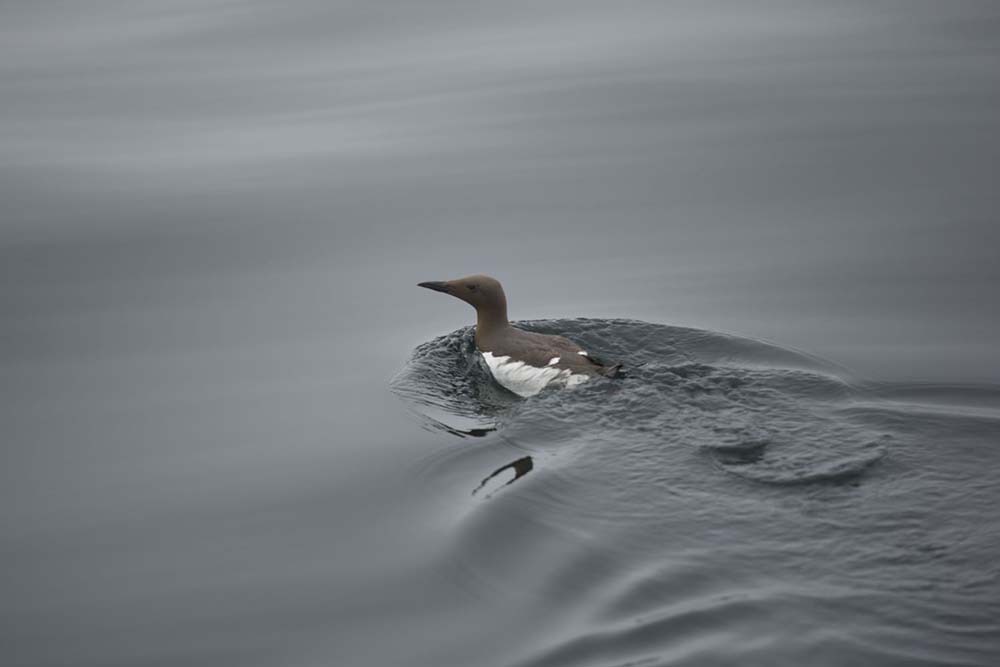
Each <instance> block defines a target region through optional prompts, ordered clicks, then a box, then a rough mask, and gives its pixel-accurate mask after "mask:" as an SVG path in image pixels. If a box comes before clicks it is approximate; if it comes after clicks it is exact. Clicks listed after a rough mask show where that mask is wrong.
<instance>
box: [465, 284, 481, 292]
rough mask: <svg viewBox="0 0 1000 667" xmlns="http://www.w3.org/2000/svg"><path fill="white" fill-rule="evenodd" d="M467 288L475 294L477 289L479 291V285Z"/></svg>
mask: <svg viewBox="0 0 1000 667" xmlns="http://www.w3.org/2000/svg"><path fill="white" fill-rule="evenodd" d="M466 287H468V288H469V290H471V291H473V292H475V291H476V290H477V289H479V286H478V285H466Z"/></svg>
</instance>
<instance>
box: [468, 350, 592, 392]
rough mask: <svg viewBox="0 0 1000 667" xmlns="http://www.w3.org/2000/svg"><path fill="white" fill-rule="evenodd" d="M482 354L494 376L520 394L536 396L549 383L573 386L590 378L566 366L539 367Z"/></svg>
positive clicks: (503, 384)
mask: <svg viewBox="0 0 1000 667" xmlns="http://www.w3.org/2000/svg"><path fill="white" fill-rule="evenodd" d="M482 355H483V359H484V360H485V361H486V365H487V366H489V367H490V373H492V374H493V378H494V379H495V380H496V381H497V382H499V383H500V384H501V385H502V386H504V387H505V388H507V389H509V390H511V391H512V392H514V393H515V394H517V395H518V396H525V397H527V396H534V395H535V394H537V393H538V392H540V391H541V390H542V389H545V387H548V386H549V385H553V386H564V387H572V386H574V385H578V384H580V383H581V382H586V381H587V380H589V379H590V376H588V375H582V374H579V373H577V374H574V373H572V372H571V371H569V370H567V369H564V368H555V367H553V366H546V367H544V368H538V367H537V366H529V365H528V364H526V363H524V362H523V361H511V360H510V357H509V356H501V357H495V356H493V353H492V352H483V353H482Z"/></svg>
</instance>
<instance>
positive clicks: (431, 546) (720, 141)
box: [0, 0, 1000, 665]
mask: <svg viewBox="0 0 1000 667" xmlns="http://www.w3.org/2000/svg"><path fill="white" fill-rule="evenodd" d="M998 72H1000V8H998V6H997V5H996V3H993V2H966V1H961V2H951V3H940V2H917V1H914V2H879V3H870V2H857V3H832V2H831V3H803V2H787V3H752V4H747V3H704V2H690V3H658V2H623V3H598V2H543V3H539V2H524V3H520V2H517V3H469V2H398V3H389V2H368V3H332V2H312V1H308V0H294V1H288V2H282V3H264V2H238V1H230V2H221V1H220V2H207V1H197V2H196V1H189V2H181V1H164V2H155V3H153V2H150V3H145V2H143V3H137V2H132V1H131V0H129V1H125V0H122V1H119V2H110V1H105V2H88V3H79V2H23V3H19V2H4V3H2V4H0V277H2V280H0V312H2V319H0V341H2V345H0V377H2V378H3V381H2V384H0V391H2V392H3V400H2V402H0V417H2V423H3V424H4V426H5V429H4V430H5V437H4V438H3V444H2V457H3V458H2V465H0V470H2V472H0V521H2V532H0V558H2V571H3V573H4V574H3V579H4V585H3V588H4V592H3V595H2V596H0V599H2V600H3V602H0V633H2V637H3V639H2V641H0V646H2V647H3V648H2V650H3V652H4V654H5V657H4V659H3V662H4V663H5V664H15V665H61V664H66V665H113V664H123V665H125V664H127V665H139V664H143V665H145V664H150V665H152V664H171V665H176V664H205V665H220V664H241V665H248V664H261V665H265V664H266V665H278V664H280V665H369V664H370V665H395V664H400V665H416V664H427V665H442V664H456V665H471V664H484V665H492V664H498V665H499V664H508V658H507V657H505V653H504V651H505V649H506V648H508V647H510V646H511V645H512V644H515V645H516V644H518V642H519V641H521V640H523V641H524V642H526V646H527V648H526V649H525V650H526V651H527V653H529V654H530V653H531V647H535V646H537V647H541V646H546V645H549V644H551V643H552V638H553V637H554V636H555V635H554V634H552V633H554V632H555V631H554V629H552V628H550V627H546V626H543V625H540V623H539V620H540V619H542V618H545V619H552V618H560V619H572V618H574V617H573V616H572V613H578V612H582V611H584V610H585V609H586V606H587V605H586V601H585V600H582V601H581V600H579V599H576V598H573V599H572V600H567V599H562V600H560V599H555V600H552V599H539V598H538V597H533V596H531V595H530V594H528V593H527V591H528V590H530V589H531V588H532V587H533V586H534V585H535V584H536V583H537V582H536V581H535V580H534V579H527V580H518V578H517V576H516V572H508V573H507V575H508V577H509V578H510V580H511V581H510V588H509V590H506V591H503V590H499V591H497V590H493V589H492V588H490V589H488V590H487V591H484V589H483V588H482V587H479V586H476V585H473V584H469V583H468V582H467V581H465V580H464V579H463V577H462V576H459V574H457V572H458V571H459V570H461V568H457V569H456V568H454V567H451V566H449V563H451V562H452V561H453V560H462V558H465V559H466V562H467V561H468V555H469V551H468V548H467V546H464V542H463V540H461V539H459V538H458V537H456V536H457V535H468V534H467V533H463V532H462V531H460V530H457V529H456V527H455V523H454V522H453V521H452V519H453V518H454V517H455V516H458V515H461V513H462V512H463V511H465V510H464V509H462V508H461V507H459V506H458V505H457V504H456V503H457V502H459V501H456V500H455V499H456V498H459V497H461V498H462V499H464V500H463V501H462V502H466V501H467V500H468V493H467V491H468V488H471V486H474V485H475V484H474V483H475V482H477V481H478V480H479V479H480V478H481V477H483V476H484V474H485V472H489V470H491V469H492V468H493V467H495V466H494V465H492V463H493V462H492V461H491V462H490V465H486V463H485V462H482V465H480V462H476V464H475V465H469V466H468V468H469V469H468V470H465V469H463V470H461V474H459V473H457V472H454V470H453V468H451V467H447V466H446V470H447V471H451V472H447V474H437V473H434V472H428V471H427V465H426V464H425V463H422V462H425V461H426V459H427V457H428V456H429V455H430V453H432V452H439V451H442V450H445V451H451V448H455V447H461V446H462V441H460V440H457V439H454V438H450V437H449V436H446V435H443V434H441V433H432V432H428V431H425V430H423V429H421V428H420V427H419V426H418V424H417V423H416V422H415V421H414V420H412V419H411V418H410V417H409V416H408V414H407V409H406V407H405V406H404V405H403V404H402V403H401V402H400V401H399V400H397V399H396V398H395V397H393V396H392V395H391V393H390V391H389V388H388V383H389V379H390V378H391V377H392V376H393V375H394V374H395V373H396V372H397V371H398V370H399V369H400V368H401V367H402V365H403V364H404V362H405V361H406V359H407V358H408V357H409V355H410V352H411V350H412V349H413V348H414V347H415V346H417V345H418V344H420V343H423V342H424V341H427V340H429V339H430V338H432V337H434V336H436V335H439V334H443V333H446V332H448V331H451V330H454V329H457V328H458V327H460V326H463V325H465V324H467V323H469V322H471V315H472V313H471V311H469V310H468V309H467V308H466V307H465V306H464V305H463V304H460V303H457V302H453V301H449V300H448V299H446V298H444V297H442V296H441V295H437V294H432V293H429V292H424V291H421V290H418V289H417V288H416V287H415V286H414V285H415V283H416V282H418V281H422V280H438V279H447V278H452V277H457V276H461V275H464V274H468V273H473V272H485V273H490V274H492V275H495V276H497V277H498V278H499V279H501V280H502V281H503V283H504V285H505V286H506V288H507V292H508V295H509V300H510V312H511V316H512V317H513V318H516V319H525V318H538V317H548V318H557V317H575V316H588V317H628V318H635V319H641V320H646V321H653V322H661V323H668V324H672V325H681V326H689V327H698V328H703V329H708V330H714V331H725V332H732V333H736V334H740V335H743V336H749V337H753V338H760V339H767V340H770V341H774V342H775V343H777V344H779V345H781V346H783V347H786V348H794V349H800V350H805V351H807V352H809V353H812V354H815V355H819V356H822V357H825V358H827V359H830V360H832V361H833V362H836V363H838V364H842V365H844V366H846V367H849V368H850V369H852V371H853V373H854V376H855V377H859V378H877V379H884V380H893V381H899V382H910V383H912V382H924V383H934V384H935V385H937V386H942V387H944V389H942V391H943V392H944V393H945V394H947V391H948V390H947V388H948V387H954V386H956V385H963V386H965V387H969V386H971V385H976V386H980V387H982V386H984V385H989V386H992V385H994V384H995V383H997V382H1000V345H998V344H997V333H996V332H997V327H998V324H1000V309H998V308H997V307H996V295H997V293H998V287H1000V262H998V261H997V248H998V243H1000V231H998V230H1000V226H998V224H997V223H998V220H997V213H996V211H997V206H998V203H1000V201H998V199H1000V197H998V194H997V192H998V190H997V187H996V182H997V179H996V165H997V163H998V159H1000V83H998ZM955 391H956V392H958V390H957V389H956V390H955ZM958 394H961V392H958ZM992 407H993V408H995V407H996V406H992ZM989 423H990V424H993V422H989ZM963 428H966V429H967V430H969V429H971V431H970V432H971V433H972V436H970V437H973V436H976V437H978V436H977V434H982V433H987V434H988V435H987V436H983V437H979V439H978V440H975V437H974V438H973V439H974V440H975V441H976V442H978V443H979V444H978V445H977V446H979V447H988V446H989V445H990V443H992V444H995V439H994V436H995V433H996V429H995V426H989V427H988V428H987V427H985V426H982V425H979V426H976V425H975V424H973V425H971V426H969V425H965V426H964V427H963ZM977 429H979V430H977ZM983 429H986V430H985V431H984V430H983ZM990 429H992V430H990ZM936 442H937V446H941V447H944V446H945V445H946V443H947V442H948V439H947V437H943V439H938V440H937V441H936ZM494 451H495V450H494ZM974 451H978V450H974ZM505 456H506V455H497V458H498V460H497V461H496V464H498V465H499V464H501V463H504V462H505V461H504V460H500V459H504V458H505ZM977 456H978V455H976V454H975V453H971V454H968V455H967V456H966V457H960V458H959V459H957V460H959V461H962V462H963V463H962V465H964V466H965V467H964V468H962V470H964V472H961V473H956V474H955V476H954V477H953V478H952V477H948V480H950V481H948V482H947V483H953V484H956V485H959V486H960V485H961V484H964V483H968V482H969V480H970V479H971V480H979V481H980V482H981V481H982V480H983V477H982V476H983V475H989V474H991V473H992V472H994V471H995V470H996V468H995V466H993V467H991V464H992V461H993V459H984V458H977ZM506 458H514V456H509V457H506ZM928 465H930V466H931V467H933V464H932V463H928ZM484 466H485V468H486V469H485V470H482V468H483V467H484ZM470 482H471V484H470ZM942 483H945V482H942ZM525 484H527V482H525ZM508 488H509V491H510V493H511V494H514V493H516V492H517V490H518V489H519V488H521V483H520V482H519V484H518V486H511V487H508ZM643 488H644V493H647V492H648V493H651V494H655V493H658V491H656V490H655V489H654V488H652V486H650V487H643ZM449 489H460V490H461V493H460V494H459V493H458V491H456V492H455V493H451V492H450V491H448V490H449ZM915 493H917V494H918V495H919V494H921V493H934V491H929V490H928V489H926V488H925V489H922V490H919V489H918V490H917V491H915ZM509 497H512V498H513V497H515V496H514V495H511V496H509ZM564 500H565V502H566V503H567V504H569V505H572V504H573V499H572V498H568V499H564ZM588 501H589V502H590V503H591V504H593V505H595V506H597V507H600V496H599V495H597V496H588ZM956 502H957V501H956ZM900 506H901V507H902V506H905V503H901V504H900ZM484 507H485V506H484ZM492 507H498V506H497V505H495V506H492ZM949 507H950V508H951V509H950V510H949V511H952V510H953V511H956V512H959V513H960V514H961V511H960V508H961V507H962V505H961V503H957V504H956V505H955V506H954V507H951V506H949ZM972 507H980V506H979V505H973V506H972ZM956 508H957V509H956ZM932 509H933V508H932ZM483 511H488V512H493V513H498V512H499V510H498V509H489V510H483ZM928 511H929V512H931V513H930V514H928V515H927V516H934V514H933V512H932V511H931V510H928ZM979 512H980V511H979V510H976V509H969V510H968V512H967V516H966V515H963V516H964V520H965V521H967V522H969V523H970V525H971V524H975V522H977V521H981V520H983V519H984V518H983V517H982V516H981V515H980V513H979ZM529 514H530V512H529ZM493 516H494V517H496V516H497V514H493ZM948 516H952V515H948ZM845 520H848V521H849V519H845ZM941 520H945V519H944V518H943V515H942V516H941ZM890 523H891V520H890ZM690 528H691V529H692V530H694V529H695V528H696V526H695V525H694V524H692V525H691V526H690ZM536 537H537V536H536ZM786 537H787V539H788V540H789V543H793V542H794V539H795V537H794V535H789V536H786ZM466 539H467V538H466ZM614 539H615V538H614V536H613V534H612V533H611V532H610V531H609V532H608V533H607V534H605V535H603V536H602V535H601V534H600V532H598V534H597V536H596V542H597V543H598V544H600V545H602V546H603V547H606V548H609V549H611V548H613V544H612V543H613V541H614ZM518 544H521V545H522V546H523V547H524V549H526V550H530V549H531V546H530V541H529V540H527V539H526V541H525V542H524V543H518ZM561 544H562V543H561ZM566 544H569V543H565V544H564V546H565V545H566ZM658 548H659V547H658ZM566 550H567V551H571V552H572V551H573V549H570V547H569V546H566ZM654 551H655V550H654ZM524 553H528V551H524V552H522V555H523V554H524ZM644 553H646V552H644ZM564 557H565V554H564V553H563V551H561V550H559V549H556V550H555V551H542V552H540V553H535V554H534V555H533V556H532V557H531V558H525V559H523V561H517V562H524V563H526V565H525V567H526V568H528V569H530V567H531V566H532V565H531V564H536V565H538V564H540V565H539V567H540V569H539V572H545V571H549V570H547V569H546V567H549V566H551V565H552V563H553V562H554V561H557V560H560V559H562V558H564ZM548 558H552V559H553V561H549V560H547V559H548ZM628 558H629V557H628V555H627V554H626V555H624V556H622V557H621V559H617V560H614V561H613V562H615V563H616V564H617V565H618V566H620V568H621V569H622V570H625V569H627V567H626V566H628V567H631V563H630V561H629V560H628ZM480 564H481V563H480ZM959 571H961V567H959ZM600 572H601V565H600V563H597V564H595V565H594V566H593V568H592V569H589V570H588V568H583V572H582V574H580V576H581V578H584V579H586V578H588V577H590V576H591V575H593V576H598V574H599V573H600ZM616 572H617V570H616ZM542 578H543V579H544V577H542ZM993 585H995V584H993ZM801 613H802V614H804V615H805V617H806V618H809V611H808V608H805V607H804V608H803V609H802V610H801ZM815 620H816V622H817V623H820V622H822V623H824V624H828V625H830V626H833V627H836V624H837V622H838V618H837V617H834V618H821V617H820V616H816V617H815ZM568 626H573V623H572V622H570V621H569V620H567V627H568ZM771 629H772V630H773V629H774V628H771ZM550 631H551V632H550ZM767 631H768V628H766V627H765V628H764V634H765V636H766V633H767ZM737 636H738V635H737ZM729 639H730V640H731V641H735V639H734V638H733V637H730V638H729ZM744 639H745V638H744ZM979 646H980V648H978V649H975V650H972V652H971V653H970V654H968V655H965V656H964V658H965V659H967V660H968V662H969V663H970V664H971V663H975V664H988V662H989V660H987V658H988V651H984V650H983V649H982V648H981V645H979ZM778 648H780V647H778ZM816 650H817V651H820V652H822V651H821V648H820V645H819V644H817V647H816ZM626 653H627V652H626ZM654 654H656V652H655V651H654ZM523 655H524V654H523V653H518V656H520V657H517V658H515V657H513V656H511V657H509V661H513V660H515V659H517V660H521V659H524V658H523ZM628 655H629V656H631V654H628ZM763 655H764V656H765V658H764V661H765V662H766V656H767V655H768V654H767V652H766V651H765V652H764V653H763ZM773 655H774V656H775V657H776V659H779V658H780V657H781V656H783V655H787V654H785V653H782V652H781V651H780V650H778V649H777V648H776V649H775V652H774V654H773ZM942 655H943V656H944V657H941V656H938V658H937V659H936V660H937V661H938V662H948V661H949V660H952V659H955V655H956V654H948V653H945V654H942ZM618 657H620V658H621V659H620V660H618V662H624V661H625V659H626V657H627V656H626V655H625V653H623V654H619V656H618ZM615 658H616V656H615V655H611V656H610V657H607V661H606V663H600V664H617V663H616V662H615ZM602 659H603V658H602ZM664 660H667V659H666V658H664ZM928 660H930V661H931V662H934V661H935V658H933V657H931V658H928ZM667 661H668V662H669V660H667Z"/></svg>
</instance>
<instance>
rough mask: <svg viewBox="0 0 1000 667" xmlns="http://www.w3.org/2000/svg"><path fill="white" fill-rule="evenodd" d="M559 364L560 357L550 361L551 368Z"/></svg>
mask: <svg viewBox="0 0 1000 667" xmlns="http://www.w3.org/2000/svg"><path fill="white" fill-rule="evenodd" d="M558 363H559V357H552V358H551V359H549V366H555V365H556V364H558Z"/></svg>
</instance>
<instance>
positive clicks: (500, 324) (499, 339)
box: [417, 275, 622, 397]
mask: <svg viewBox="0 0 1000 667" xmlns="http://www.w3.org/2000/svg"><path fill="white" fill-rule="evenodd" d="M417 285H418V287H426V288H427V289H430V290H434V291H435V292H444V293H445V294H450V295H452V296H454V297H457V298H459V299H461V300H462V301H465V302H466V303H468V304H469V305H471V306H472V307H473V308H475V309H476V348H477V349H478V350H479V353H480V354H481V355H482V356H483V360H484V361H485V362H486V365H487V366H488V367H489V369H490V372H491V373H492V374H493V378H494V379H495V380H496V381H497V382H498V383H500V385H502V386H503V387H505V388H506V389H509V390H510V391H512V392H514V393H515V394H517V395H518V396H524V397H527V396H534V395H535V394H537V393H538V392H540V391H541V390H542V389H544V388H545V387H548V386H557V387H558V386H563V387H572V386H574V385H578V384H580V383H582V382H586V381H587V380H589V379H590V378H592V377H595V376H604V377H616V376H618V375H619V373H620V372H621V367H622V365H621V364H611V365H608V364H605V363H604V362H603V361H601V360H600V359H598V358H596V357H594V356H592V355H591V354H589V353H588V352H587V351H586V350H584V349H583V348H581V347H580V346H579V345H577V344H576V343H574V342H573V341H571V340H569V339H568V338H563V337H562V336H549V335H546V334H540V333H535V332H533V331H525V330H523V329H518V328H516V327H513V326H511V324H510V322H509V321H507V297H506V296H505V295H504V292H503V287H501V286H500V282H499V281H497V280H496V279H495V278H491V277H489V276H478V275H477V276H468V277H466V278H458V279H457V280H445V281H431V282H424V283H418V284H417Z"/></svg>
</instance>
